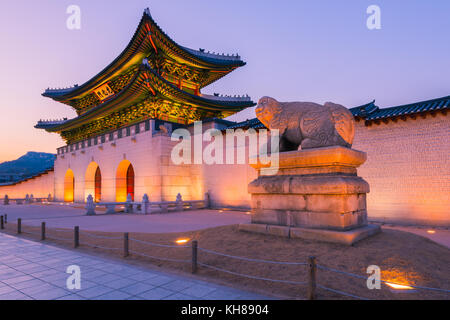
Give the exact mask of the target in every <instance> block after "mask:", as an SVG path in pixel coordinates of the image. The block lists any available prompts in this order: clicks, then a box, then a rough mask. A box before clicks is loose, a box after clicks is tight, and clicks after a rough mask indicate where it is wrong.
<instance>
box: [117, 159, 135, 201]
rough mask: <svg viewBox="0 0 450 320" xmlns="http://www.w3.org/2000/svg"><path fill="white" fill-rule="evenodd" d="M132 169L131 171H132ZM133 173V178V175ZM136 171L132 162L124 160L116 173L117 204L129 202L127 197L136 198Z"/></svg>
mask: <svg viewBox="0 0 450 320" xmlns="http://www.w3.org/2000/svg"><path fill="white" fill-rule="evenodd" d="M130 167H131V170H130ZM130 173H132V176H131V174H130ZM134 176H135V175H134V169H133V166H132V165H131V162H130V161H128V160H122V161H121V162H120V163H119V166H118V167H117V172H116V202H125V201H127V195H128V193H130V194H131V195H132V197H133V196H134Z"/></svg>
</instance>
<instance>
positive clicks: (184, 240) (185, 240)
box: [175, 239, 189, 244]
mask: <svg viewBox="0 0 450 320" xmlns="http://www.w3.org/2000/svg"><path fill="white" fill-rule="evenodd" d="M188 241H189V239H178V240H176V241H175V243H176V244H185V243H187V242H188Z"/></svg>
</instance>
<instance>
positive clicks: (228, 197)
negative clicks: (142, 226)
mask: <svg viewBox="0 0 450 320" xmlns="http://www.w3.org/2000/svg"><path fill="white" fill-rule="evenodd" d="M140 126H141V127H140V130H139V131H140V132H139V133H136V132H134V129H132V130H131V132H130V135H129V136H126V130H125V129H122V130H123V132H122V136H123V137H122V138H118V137H117V132H115V133H114V138H113V140H111V141H109V139H108V138H109V137H108V135H106V139H105V142H104V143H98V144H97V145H92V146H91V147H85V148H83V149H79V150H74V151H72V152H66V153H64V154H58V157H57V160H56V162H55V174H54V190H55V192H54V193H55V197H56V200H57V201H62V200H64V177H65V174H66V172H67V170H68V169H69V168H70V169H71V170H73V172H74V176H75V188H74V189H75V191H74V194H75V201H77V202H83V201H84V200H85V199H86V197H87V195H88V194H89V190H87V188H86V179H87V178H86V172H87V167H88V166H89V164H90V163H91V162H93V161H94V162H95V163H97V164H98V165H99V167H100V169H101V174H102V188H101V189H102V201H116V184H117V172H118V167H119V165H120V163H121V162H122V161H123V160H124V159H126V160H128V161H130V163H131V164H132V165H133V168H134V172H135V199H136V201H140V200H141V199H142V196H143V195H144V193H147V194H148V195H149V197H150V200H151V201H163V200H168V201H171V200H175V198H176V195H177V194H178V193H181V194H182V196H183V198H184V199H202V198H203V196H204V193H205V192H209V194H210V197H211V201H212V205H213V206H214V207H217V208H221V207H234V208H245V209H247V208H249V207H250V195H249V194H248V191H247V185H248V183H249V182H251V181H252V180H254V179H255V178H256V177H257V173H256V170H254V169H253V168H251V167H250V166H249V165H248V164H247V163H245V164H234V165H231V164H230V165H226V164H224V165H220V164H213V165H207V164H190V165H175V164H174V163H173V162H172V161H171V151H172V148H173V146H175V145H176V144H177V143H178V142H174V141H171V139H170V132H171V128H169V131H168V132H164V131H161V130H158V129H157V128H155V123H154V121H153V120H152V121H151V126H150V127H151V128H150V129H149V130H148V131H146V130H145V128H144V125H143V124H142V123H141V124H140ZM169 127H170V125H169ZM209 128H217V129H219V130H220V129H223V128H224V125H223V124H220V123H214V122H213V123H206V124H204V126H203V130H207V129H209ZM188 129H189V131H191V132H193V128H192V127H189V128H188ZM449 141H450V117H448V116H444V115H441V114H439V115H436V116H435V117H432V116H430V115H428V116H427V118H426V119H423V118H421V117H418V118H417V119H416V120H412V119H408V120H407V121H402V120H398V121H397V122H392V121H389V123H387V124H386V123H381V124H379V125H376V124H373V125H372V126H365V125H364V123H363V122H357V124H356V134H355V141H354V145H353V146H354V148H355V149H356V150H361V151H364V152H367V154H368V160H367V162H366V163H365V164H364V165H363V166H361V168H359V175H360V176H362V177H363V178H364V179H366V180H367V181H368V182H369V184H370V186H371V191H370V193H369V194H368V198H367V201H368V214H369V219H371V220H377V221H386V222H388V221H392V222H400V223H413V224H430V225H445V226H448V225H449V224H450V214H449V212H448V208H449V207H450V161H449V159H448V158H449V157H448V156H449V154H450V143H449ZM193 143H194V138H193V139H192V145H193ZM208 144H210V142H205V141H203V148H204V147H206V146H207V145H208ZM234 148H235V151H237V149H238V147H237V146H235V147H234ZM240 148H244V149H245V150H246V152H247V154H248V142H247V143H246V145H245V146H243V147H240ZM223 154H224V155H225V154H226V145H225V144H224V146H223ZM246 162H248V158H247V157H246ZM48 176H49V177H50V175H48ZM50 180H51V179H50ZM49 184H50V183H49V182H47V184H43V185H45V188H42V187H41V186H39V187H38V186H36V189H33V188H31V187H30V188H28V189H27V191H26V192H25V191H24V192H23V193H21V191H17V194H20V196H21V197H24V196H25V194H26V193H33V194H34V195H35V197H36V196H38V195H39V193H38V192H37V191H35V190H39V189H42V190H46V191H45V192H43V193H44V195H45V196H47V194H48V193H52V194H53V192H48V190H49V189H52V190H53V188H51V187H50V186H48V185H49ZM29 186H31V184H29ZM1 190H2V189H1V187H0V194H1V193H2V192H1ZM17 190H19V189H17ZM23 190H25V189H23ZM10 193H11V194H13V193H12V192H10ZM8 195H9V194H8Z"/></svg>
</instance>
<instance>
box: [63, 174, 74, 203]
mask: <svg viewBox="0 0 450 320" xmlns="http://www.w3.org/2000/svg"><path fill="white" fill-rule="evenodd" d="M74 194H75V176H74V174H73V171H72V169H67V171H66V175H65V176H64V202H73V200H74Z"/></svg>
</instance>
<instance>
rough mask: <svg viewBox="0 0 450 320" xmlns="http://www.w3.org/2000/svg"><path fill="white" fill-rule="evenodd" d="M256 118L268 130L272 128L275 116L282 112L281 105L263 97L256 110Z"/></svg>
mask: <svg viewBox="0 0 450 320" xmlns="http://www.w3.org/2000/svg"><path fill="white" fill-rule="evenodd" d="M255 112H256V117H257V118H258V119H259V121H261V123H262V124H264V125H265V126H266V127H267V128H270V126H271V124H272V121H273V118H274V116H276V115H278V114H279V113H280V112H281V107H280V103H279V102H278V101H277V100H275V99H274V98H271V97H262V98H261V99H259V101H258V106H257V107H256V109H255Z"/></svg>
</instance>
